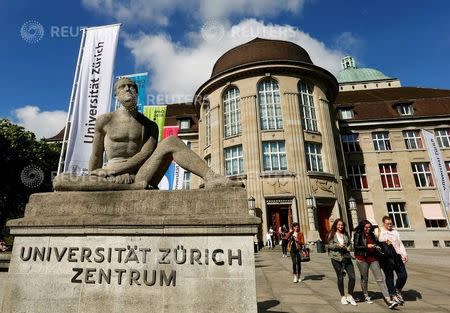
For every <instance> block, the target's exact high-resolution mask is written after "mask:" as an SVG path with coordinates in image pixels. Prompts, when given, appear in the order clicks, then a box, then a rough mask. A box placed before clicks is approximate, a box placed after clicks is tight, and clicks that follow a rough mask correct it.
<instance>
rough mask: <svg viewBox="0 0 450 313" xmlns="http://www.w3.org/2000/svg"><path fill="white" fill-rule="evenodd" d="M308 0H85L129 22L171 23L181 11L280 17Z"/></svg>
mask: <svg viewBox="0 0 450 313" xmlns="http://www.w3.org/2000/svg"><path fill="white" fill-rule="evenodd" d="M304 2H305V0H287V1H274V0H227V1H223V0H171V1H167V0H152V1H148V0H131V1H130V0H127V1H117V0H82V3H83V5H84V6H85V7H86V8H87V9H90V10H92V11H95V12H97V13H99V14H103V15H106V16H111V17H113V18H115V19H116V20H117V21H119V22H123V23H128V24H131V23H133V24H137V23H142V22H144V23H156V24H158V25H163V26H167V25H168V24H169V21H170V17H171V16H172V15H173V14H174V13H176V12H178V13H181V14H184V15H189V18H193V19H195V20H200V21H205V20H208V19H228V18H229V17H231V16H237V17H246V16H253V17H264V16H276V15H279V14H281V13H286V12H290V13H293V14H298V13H300V11H301V9H302V8H303V4H304Z"/></svg>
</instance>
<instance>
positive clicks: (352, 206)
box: [348, 197, 358, 228]
mask: <svg viewBox="0 0 450 313" xmlns="http://www.w3.org/2000/svg"><path fill="white" fill-rule="evenodd" d="M348 208H349V209H350V215H351V216H352V224H353V228H355V227H356V225H358V214H357V213H356V199H355V198H353V197H350V198H349V199H348Z"/></svg>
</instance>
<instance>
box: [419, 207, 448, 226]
mask: <svg viewBox="0 0 450 313" xmlns="http://www.w3.org/2000/svg"><path fill="white" fill-rule="evenodd" d="M420 206H421V207H422V213H423V218H424V219H425V225H426V227H427V228H447V219H446V218H445V216H444V213H443V210H442V206H441V204H440V203H439V202H435V203H421V204H420Z"/></svg>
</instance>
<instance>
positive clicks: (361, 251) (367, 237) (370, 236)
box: [353, 220, 399, 309]
mask: <svg viewBox="0 0 450 313" xmlns="http://www.w3.org/2000/svg"><path fill="white" fill-rule="evenodd" d="M377 243H378V240H377V239H376V237H375V234H374V231H373V226H372V223H370V222H369V221H368V220H362V221H361V222H359V225H358V227H356V230H355V234H354V238H353V244H354V247H355V258H356V265H357V266H358V269H359V272H360V273H361V289H362V291H363V293H364V297H365V301H366V303H373V302H372V300H371V299H370V297H369V292H368V286H367V285H368V278H369V269H370V270H371V272H372V274H373V276H374V277H375V280H376V281H377V284H378V287H379V288H380V290H381V293H382V294H383V296H384V300H385V302H386V304H387V305H388V307H389V309H394V308H395V307H396V306H398V305H399V303H398V302H396V301H392V300H391V297H390V295H389V292H388V289H387V287H386V283H385V281H384V278H383V274H382V273H381V268H380V264H379V263H378V255H377V251H376V244H377Z"/></svg>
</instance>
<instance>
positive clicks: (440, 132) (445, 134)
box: [434, 128, 450, 148]
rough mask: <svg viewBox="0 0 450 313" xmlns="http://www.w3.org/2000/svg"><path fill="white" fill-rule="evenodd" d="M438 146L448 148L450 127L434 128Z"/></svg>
mask: <svg viewBox="0 0 450 313" xmlns="http://www.w3.org/2000/svg"><path fill="white" fill-rule="evenodd" d="M434 135H435V136H436V139H437V142H438V145H439V147H440V148H450V128H440V129H435V130H434Z"/></svg>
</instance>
